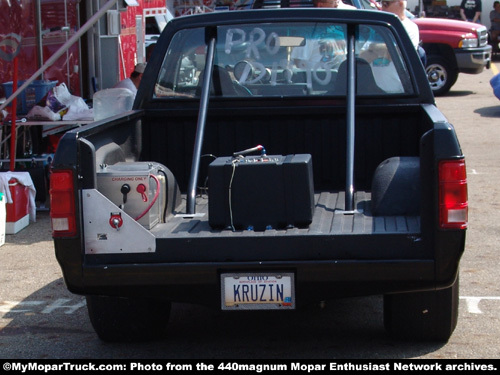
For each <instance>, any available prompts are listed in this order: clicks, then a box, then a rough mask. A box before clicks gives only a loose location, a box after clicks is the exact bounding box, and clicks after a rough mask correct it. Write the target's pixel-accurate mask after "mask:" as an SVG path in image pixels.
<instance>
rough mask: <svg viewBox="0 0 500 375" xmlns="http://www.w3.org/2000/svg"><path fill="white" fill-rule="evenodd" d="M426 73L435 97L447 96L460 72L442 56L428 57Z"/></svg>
mask: <svg viewBox="0 0 500 375" xmlns="http://www.w3.org/2000/svg"><path fill="white" fill-rule="evenodd" d="M425 72H426V73H427V79H428V81H429V84H430V85H431V88H432V92H433V93H434V96H440V95H444V94H446V93H447V92H448V91H450V89H451V87H452V86H453V85H454V84H455V82H456V81H457V78H458V70H457V69H455V68H454V67H453V65H452V64H451V63H450V62H448V61H447V60H446V59H445V58H443V57H442V56H435V55H434V56H433V55H428V56H427V66H426V67H425Z"/></svg>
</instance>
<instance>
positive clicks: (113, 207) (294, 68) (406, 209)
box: [50, 9, 468, 341]
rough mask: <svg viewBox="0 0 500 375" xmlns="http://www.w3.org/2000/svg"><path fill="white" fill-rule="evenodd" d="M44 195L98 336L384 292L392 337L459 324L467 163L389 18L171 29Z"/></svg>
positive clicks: (258, 15) (236, 19)
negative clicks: (127, 100)
mask: <svg viewBox="0 0 500 375" xmlns="http://www.w3.org/2000/svg"><path fill="white" fill-rule="evenodd" d="M50 183H51V188H50V194H51V220H52V228H53V238H54V244H55V252H56V257H57V260H58V262H59V264H60V266H61V268H62V271H63V275H64V280H65V282H66V285H67V288H68V289H69V290H70V291H71V292H73V293H76V294H80V295H85V296H86V299H87V306H88V312H89V315H90V319H91V322H92V324H93V327H94V329H95V331H96V332H97V334H98V335H99V337H100V338H101V339H103V340H110V341H113V340H137V339H150V338H157V337H159V336H161V335H163V334H164V333H165V332H166V326H167V321H168V317H169V311H170V307H171V303H172V302H186V303H197V304H204V305H207V306H213V307H214V308H217V309H222V310H224V311H225V312H227V313H228V314H238V311H248V310H261V309H275V310H293V309H300V308H301V307H303V306H305V305H308V304H313V303H319V302H320V301H326V300H331V299H335V298H340V297H349V296H368V295H383V296H384V322H385V326H386V328H387V331H388V332H389V333H390V334H391V335H393V336H395V337H398V338H406V339H410V340H441V341H442V340H448V338H449V337H450V335H451V334H452V332H453V330H454V328H455V326H456V324H457V313H458V273H459V272H458V270H459V261H460V258H461V256H462V253H463V251H464V245H465V233H466V227H467V210H468V208H467V207H468V203H467V179H466V170H465V160H464V155H463V154H462V150H461V148H460V145H459V142H458V139H457V136H456V133H455V131H454V128H453V126H452V125H451V124H449V123H448V121H447V120H446V118H445V117H444V115H443V114H441V112H440V111H439V110H438V109H437V107H436V105H435V102H434V97H433V94H432V91H431V88H430V86H429V84H428V82H427V80H426V75H425V71H424V69H423V67H422V64H421V62H420V60H419V57H418V55H417V53H416V52H415V49H414V48H413V47H412V45H411V42H410V40H409V38H408V36H407V34H406V32H405V30H404V28H403V26H402V24H401V22H400V21H399V19H398V18H397V17H396V16H394V15H392V14H389V13H384V12H372V11H365V10H337V9H275V10H248V11H238V12H214V13H210V14H203V15H195V16H186V17H180V18H178V19H175V20H173V21H171V22H170V23H169V24H168V25H167V26H166V28H165V30H164V31H163V33H162V35H161V37H160V39H159V41H158V43H157V46H156V47H155V50H154V52H153V55H152V57H151V60H150V61H149V63H148V66H147V69H146V72H145V74H144V77H143V80H142V82H141V85H140V88H139V91H138V94H137V97H136V100H135V103H134V109H133V110H132V111H129V112H126V113H124V114H122V115H117V116H114V117H110V118H107V119H104V120H101V121H96V122H94V123H91V124H89V125H86V126H84V127H81V128H78V129H75V130H72V131H69V132H68V133H66V134H65V135H64V137H63V138H62V139H61V141H60V143H59V146H58V149H57V152H56V155H55V158H54V162H53V170H52V174H51V180H50Z"/></svg>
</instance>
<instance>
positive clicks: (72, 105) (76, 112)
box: [53, 82, 94, 121]
mask: <svg viewBox="0 0 500 375" xmlns="http://www.w3.org/2000/svg"><path fill="white" fill-rule="evenodd" d="M53 92H54V96H55V98H56V99H57V100H58V101H59V102H60V103H61V104H63V105H64V106H66V108H67V112H66V113H65V114H63V118H62V119H63V120H65V121H72V120H93V119H94V113H93V111H92V109H90V108H89V107H88V105H87V104H86V103H85V101H84V100H83V99H82V98H81V97H79V96H75V95H71V93H70V92H69V90H68V87H67V86H66V84H65V83H64V82H63V83H61V84H60V85H58V86H56V87H54V88H53Z"/></svg>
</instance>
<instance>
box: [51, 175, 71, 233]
mask: <svg viewBox="0 0 500 375" xmlns="http://www.w3.org/2000/svg"><path fill="white" fill-rule="evenodd" d="M50 218H51V221H52V236H54V237H65V236H74V235H75V234H76V220H75V195H74V185H73V171H71V170H53V171H52V173H51V175H50Z"/></svg>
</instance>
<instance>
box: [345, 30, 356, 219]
mask: <svg viewBox="0 0 500 375" xmlns="http://www.w3.org/2000/svg"><path fill="white" fill-rule="evenodd" d="M354 31H355V27H354V26H353V25H348V27H347V117H346V134H347V137H346V187H345V207H344V209H345V211H346V212H353V211H354V134H355V105H356V65H355V61H356V60H355V52H354V48H355V33H354Z"/></svg>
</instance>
